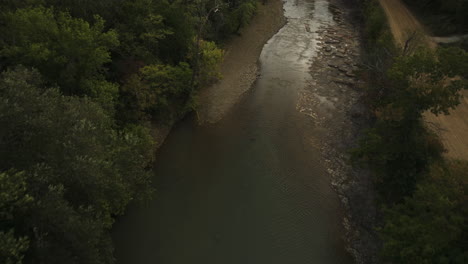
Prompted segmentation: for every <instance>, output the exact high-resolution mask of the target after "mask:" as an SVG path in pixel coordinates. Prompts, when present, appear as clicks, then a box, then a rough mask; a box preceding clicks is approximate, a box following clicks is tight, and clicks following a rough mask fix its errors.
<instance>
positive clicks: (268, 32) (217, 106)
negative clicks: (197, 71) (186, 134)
mask: <svg viewBox="0 0 468 264" xmlns="http://www.w3.org/2000/svg"><path fill="white" fill-rule="evenodd" d="M285 22H286V19H285V17H284V15H283V1H282V0H269V1H266V4H265V5H262V4H260V5H259V8H258V10H257V14H256V15H255V17H254V19H253V20H252V21H251V23H250V24H249V26H247V27H246V28H244V29H243V30H242V31H241V34H240V36H235V37H233V38H232V39H231V40H230V41H229V43H228V44H227V45H226V47H225V51H226V53H225V57H224V62H223V63H222V65H221V74H222V75H223V79H222V80H220V81H219V82H218V83H216V84H214V85H212V86H211V87H208V88H206V89H203V90H202V91H201V92H200V94H199V105H200V108H199V109H198V117H199V119H200V120H199V121H200V122H201V123H203V122H208V123H215V122H217V121H219V120H220V119H221V118H222V117H223V116H224V114H225V113H226V112H227V111H228V110H229V109H230V108H231V107H232V106H233V105H234V104H235V103H236V102H237V101H238V100H239V98H240V97H241V95H242V94H243V93H244V92H246V91H247V90H248V89H249V88H250V87H251V86H252V84H253V83H254V82H255V80H256V79H257V74H258V58H259V56H260V53H261V52H262V48H263V45H265V43H266V42H267V41H268V40H269V39H270V38H271V37H272V36H273V35H274V34H275V33H276V32H277V31H278V30H279V29H280V28H281V27H282V26H283V25H284V23H285Z"/></svg>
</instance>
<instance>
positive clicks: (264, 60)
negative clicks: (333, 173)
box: [113, 0, 351, 264]
mask: <svg viewBox="0 0 468 264" xmlns="http://www.w3.org/2000/svg"><path fill="white" fill-rule="evenodd" d="M284 8H285V15H286V17H287V18H288V23H287V24H286V25H285V26H284V27H283V28H282V29H281V30H280V31H279V32H278V33H277V34H276V35H275V36H274V37H273V38H272V39H271V40H270V41H269V42H268V43H267V44H266V45H265V47H264V49H263V51H262V54H261V58H260V61H261V65H262V70H261V76H260V77H259V79H258V80H257V82H256V83H255V85H254V87H253V89H252V90H251V91H250V92H248V93H247V94H246V95H245V96H244V98H243V100H242V102H240V103H239V104H238V105H237V106H235V107H234V109H232V111H231V112H230V113H229V114H228V115H227V116H226V117H225V118H224V119H223V120H222V121H220V122H219V123H217V124H215V125H204V126H197V125H196V124H195V122H194V121H193V119H187V120H185V121H183V122H180V123H179V124H178V125H177V126H176V127H175V128H174V129H173V131H172V132H171V135H170V136H169V137H168V138H167V140H166V142H165V143H164V145H163V146H162V147H161V149H160V150H159V152H158V157H157V165H156V168H155V179H154V183H155V186H156V187H157V188H158V190H157V194H156V197H155V199H154V200H153V201H151V202H150V203H149V204H147V205H146V206H142V207H139V208H131V209H130V210H129V211H128V213H127V215H125V216H124V217H122V218H120V219H119V220H118V222H117V223H116V225H115V229H114V232H113V235H114V240H115V244H116V257H117V260H118V263H122V264H124V263H125V264H126V263H132V264H147V263H148V264H149V263H158V264H169V263H170V264H179V263H180V264H185V263H206V264H209V263H213V264H215V263H216V264H220V263H223V264H230V263H232V264H241V263H242V264H250V263H252V264H254V263H255V264H263V263H265V264H275V263H278V264H279V263H288V264H294V263H297V264H306V263H307V264H309V263H324V264H326V263H340V264H343V263H351V260H350V257H349V255H348V254H347V253H346V252H345V250H344V245H343V242H342V237H341V236H342V234H343V233H344V232H343V229H342V227H341V224H340V221H341V213H340V204H339V200H338V198H337V196H336V194H335V193H334V192H333V191H332V189H331V187H330V179H329V177H328V175H327V173H326V171H325V169H324V168H323V167H322V165H321V155H320V151H319V149H318V147H317V146H318V142H320V140H321V138H320V135H321V134H322V135H323V133H326V131H322V130H321V128H320V127H316V126H315V125H314V124H313V123H311V121H310V120H309V121H308V120H307V119H305V118H304V117H303V116H301V114H299V113H298V111H297V110H296V100H297V97H298V92H299V91H300V90H301V89H302V88H304V87H305V86H306V84H307V82H308V81H309V80H310V78H311V77H310V74H309V67H310V60H311V59H312V58H313V57H314V55H315V52H316V51H315V46H316V39H315V38H316V34H315V33H314V32H315V31H316V30H317V29H318V28H319V27H320V26H321V25H323V24H325V23H333V22H332V18H331V14H330V13H329V11H328V2H327V1H325V0H316V1H313V0H287V1H285V3H284Z"/></svg>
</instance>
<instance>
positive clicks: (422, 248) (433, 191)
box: [380, 162, 468, 264]
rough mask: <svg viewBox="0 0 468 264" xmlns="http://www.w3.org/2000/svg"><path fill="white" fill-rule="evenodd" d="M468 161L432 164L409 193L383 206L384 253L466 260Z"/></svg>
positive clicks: (420, 262)
mask: <svg viewBox="0 0 468 264" xmlns="http://www.w3.org/2000/svg"><path fill="white" fill-rule="evenodd" d="M467 171H468V163H466V162H449V163H448V164H446V165H445V164H435V165H433V166H432V168H431V175H430V177H429V178H427V179H426V180H424V181H423V182H422V183H420V184H419V185H418V188H417V190H416V192H415V193H414V195H413V196H412V197H409V198H407V199H405V202H404V203H402V204H399V205H396V206H394V207H392V208H390V209H386V210H385V211H384V213H385V218H384V219H385V222H384V226H383V227H382V228H381V229H380V234H381V236H382V239H383V242H384V247H383V257H384V258H385V260H387V261H390V262H392V263H402V264H404V263H408V264H410V263H411V264H428V263H441V264H442V263H453V264H458V263H459V264H461V263H466V262H467V261H468V253H467V251H466V249H467V246H468V244H467V241H466V237H467V235H468V233H467V230H468V229H467V227H468V226H467V223H466V219H467V217H468V210H467V205H468V200H467V197H466V193H467V191H468V185H467V183H468V174H467Z"/></svg>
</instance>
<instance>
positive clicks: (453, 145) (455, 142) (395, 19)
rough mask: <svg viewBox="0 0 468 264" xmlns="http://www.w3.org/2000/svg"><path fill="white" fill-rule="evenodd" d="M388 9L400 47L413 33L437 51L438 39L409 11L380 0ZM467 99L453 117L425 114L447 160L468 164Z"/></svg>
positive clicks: (391, 0) (399, 4) (396, 3)
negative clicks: (460, 160) (459, 160)
mask: <svg viewBox="0 0 468 264" xmlns="http://www.w3.org/2000/svg"><path fill="white" fill-rule="evenodd" d="M379 2H380V4H381V6H382V8H383V9H384V11H385V13H386V15H387V18H388V21H389V25H390V29H391V31H392V34H393V36H394V38H395V40H396V42H397V44H399V45H400V46H404V44H405V41H406V40H407V39H408V36H410V34H412V33H413V32H420V33H421V34H422V35H423V41H424V43H425V44H426V45H427V46H429V47H430V48H436V47H437V44H436V42H435V41H437V40H438V38H431V37H429V36H430V34H429V33H428V31H427V30H426V29H425V28H424V27H423V25H422V24H421V23H420V22H419V21H418V20H417V19H416V17H415V16H414V15H413V14H412V13H411V12H410V11H409V9H408V8H407V7H406V6H405V5H404V4H403V3H402V2H401V1H400V0H379ZM462 95H463V96H464V98H463V99H462V100H461V104H460V105H459V106H458V107H457V108H456V109H454V110H452V111H450V115H439V116H435V115H433V114H432V113H426V114H425V120H426V122H427V124H428V127H430V128H432V129H434V130H435V131H436V132H437V133H438V134H439V135H440V138H441V140H442V143H443V144H444V147H445V148H446V149H447V153H446V156H447V157H449V158H454V159H463V160H468V135H467V133H468V98H467V96H468V91H467V90H465V91H463V92H462Z"/></svg>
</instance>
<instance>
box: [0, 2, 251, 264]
mask: <svg viewBox="0 0 468 264" xmlns="http://www.w3.org/2000/svg"><path fill="white" fill-rule="evenodd" d="M256 3H257V2H256V1H255V0H238V1H208V0H200V1H183V0H175V1H168V0H103V1H94V0H85V1H74V0H63V1H62V0H60V1H59V0H15V1H10V0H5V1H1V2H0V72H1V75H0V128H1V129H0V263H6V264H13V263H15V264H18V263H51V264H52V263H96V264H98V263H113V262H114V259H113V252H112V251H113V247H112V243H111V239H110V237H109V234H108V233H109V229H110V228H111V226H112V223H113V221H114V217H115V216H117V215H120V214H122V213H123V212H124V211H125V208H126V206H127V205H128V204H129V203H130V202H131V201H138V200H143V199H146V198H149V197H150V195H151V193H152V188H151V187H150V186H151V184H150V176H151V174H152V172H151V165H152V161H153V152H154V149H153V145H154V144H153V140H152V138H151V136H150V131H149V128H148V127H149V126H150V123H151V122H156V123H161V122H173V121H174V120H177V119H178V118H180V117H181V116H182V115H183V114H185V113H186V112H187V111H190V110H192V109H193V107H194V105H196V104H195V103H194V98H195V97H194V95H195V94H196V92H197V90H198V89H199V88H200V87H203V86H207V85H209V84H211V83H212V82H213V81H215V80H217V79H219V78H220V77H221V76H220V74H219V71H218V65H219V63H220V62H221V61H222V57H223V51H222V50H221V49H219V48H218V45H217V44H216V43H215V42H214V41H219V40H221V39H222V38H224V37H226V36H228V35H229V34H231V33H234V32H236V31H238V30H239V28H240V27H242V26H244V25H246V24H247V23H248V21H249V20H250V19H251V17H252V16H253V14H254V11H255V7H256ZM214 8H215V9H216V12H211V13H210V10H215V9H214Z"/></svg>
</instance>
